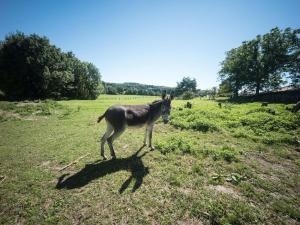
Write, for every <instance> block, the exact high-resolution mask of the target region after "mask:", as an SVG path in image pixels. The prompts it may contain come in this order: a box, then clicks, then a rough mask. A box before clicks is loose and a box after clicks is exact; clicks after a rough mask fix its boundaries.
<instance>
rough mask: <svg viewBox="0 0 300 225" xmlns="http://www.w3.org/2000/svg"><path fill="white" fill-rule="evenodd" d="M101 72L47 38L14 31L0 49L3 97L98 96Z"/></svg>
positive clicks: (56, 97)
mask: <svg viewBox="0 0 300 225" xmlns="http://www.w3.org/2000/svg"><path fill="white" fill-rule="evenodd" d="M100 77H101V76H100V73H99V71H98V69H97V68H96V67H95V66H94V65H93V64H91V63H87V62H82V61H80V60H79V59H77V58H76V57H75V56H74V54H73V53H71V52H67V53H64V52H62V51H61V49H59V48H57V47H56V46H54V45H51V44H50V42H49V40H48V39H47V38H46V37H40V36H38V35H36V34H31V35H25V34H23V33H20V32H17V33H15V34H10V35H8V36H6V38H5V40H4V41H3V42H1V48H0V90H1V91H2V92H4V94H5V96H4V97H5V98H6V99H10V100H11V99H13V100H14V99H17V100H20V99H39V98H41V99H45V98H54V99H61V98H79V99H95V98H97V96H98V95H99V92H100V90H99V82H100Z"/></svg>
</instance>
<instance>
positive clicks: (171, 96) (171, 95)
mask: <svg viewBox="0 0 300 225" xmlns="http://www.w3.org/2000/svg"><path fill="white" fill-rule="evenodd" d="M170 99H171V101H172V100H173V99H174V94H173V93H171V94H170Z"/></svg>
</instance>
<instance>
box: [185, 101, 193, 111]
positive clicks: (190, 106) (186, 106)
mask: <svg viewBox="0 0 300 225" xmlns="http://www.w3.org/2000/svg"><path fill="white" fill-rule="evenodd" d="M192 106H193V105H192V103H190V102H187V103H186V104H185V105H184V108H188V109H191V108H192Z"/></svg>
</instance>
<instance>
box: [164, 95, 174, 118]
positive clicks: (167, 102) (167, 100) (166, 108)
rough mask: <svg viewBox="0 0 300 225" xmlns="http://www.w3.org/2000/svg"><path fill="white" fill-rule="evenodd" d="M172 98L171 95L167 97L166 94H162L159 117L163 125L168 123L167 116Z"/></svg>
mask: <svg viewBox="0 0 300 225" xmlns="http://www.w3.org/2000/svg"><path fill="white" fill-rule="evenodd" d="M173 98H174V96H173V94H171V95H170V96H167V94H166V92H163V94H162V100H163V101H162V106H161V116H162V119H163V121H164V123H168V122H169V116H170V112H171V101H172V100H173Z"/></svg>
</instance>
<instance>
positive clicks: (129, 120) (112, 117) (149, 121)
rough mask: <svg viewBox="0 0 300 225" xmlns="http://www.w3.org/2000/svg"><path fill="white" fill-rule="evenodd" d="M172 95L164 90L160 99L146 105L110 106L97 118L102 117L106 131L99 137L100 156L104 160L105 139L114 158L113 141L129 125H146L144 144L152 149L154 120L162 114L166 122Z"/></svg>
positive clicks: (99, 119)
mask: <svg viewBox="0 0 300 225" xmlns="http://www.w3.org/2000/svg"><path fill="white" fill-rule="evenodd" d="M173 98H174V96H173V94H171V95H170V96H166V93H165V92H164V93H163V94H162V99H161V100H156V101H154V102H152V103H150V104H146V105H118V106H111V107H110V108H108V109H107V110H106V112H105V113H104V114H103V115H102V116H100V117H99V118H98V120H97V122H98V123H99V122H100V121H101V120H102V119H103V118H105V120H106V125H107V127H106V132H105V134H104V135H103V137H102V138H101V156H102V157H103V160H106V156H105V154H104V145H105V142H106V141H107V143H108V146H109V149H110V155H111V157H112V159H116V154H115V151H114V147H113V141H114V140H116V138H118V137H119V136H120V135H121V134H122V133H123V132H124V131H125V129H126V128H127V127H128V126H129V127H142V126H144V125H146V132H145V137H144V145H143V147H144V146H146V145H147V138H148V147H150V148H151V150H154V147H153V145H152V131H153V126H154V123H155V121H156V120H157V119H158V118H159V117H160V116H162V119H163V121H164V123H165V124H166V123H168V121H169V115H170V111H171V101H172V100H173Z"/></svg>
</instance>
